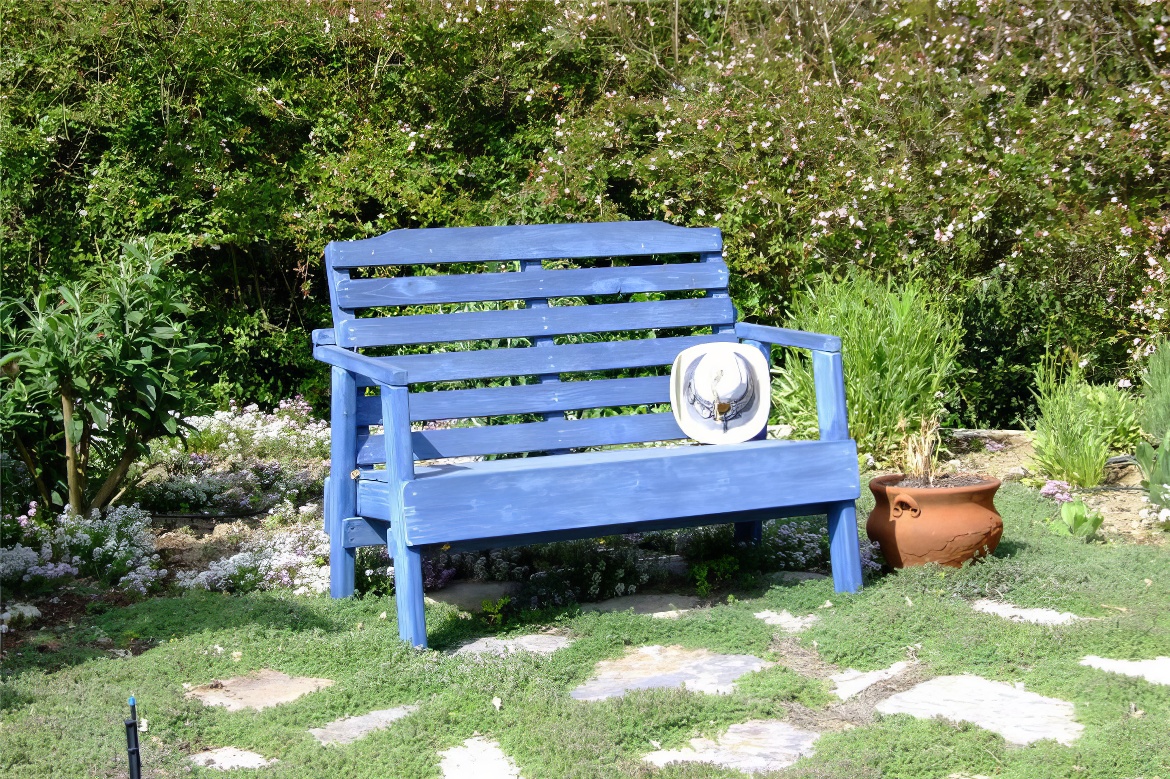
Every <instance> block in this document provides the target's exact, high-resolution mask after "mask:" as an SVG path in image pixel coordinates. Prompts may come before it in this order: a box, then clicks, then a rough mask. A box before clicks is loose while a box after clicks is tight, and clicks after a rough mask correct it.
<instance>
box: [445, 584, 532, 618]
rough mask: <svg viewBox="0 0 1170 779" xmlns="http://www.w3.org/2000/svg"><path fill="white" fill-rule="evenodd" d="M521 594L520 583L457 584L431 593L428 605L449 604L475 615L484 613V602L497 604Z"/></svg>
mask: <svg viewBox="0 0 1170 779" xmlns="http://www.w3.org/2000/svg"><path fill="white" fill-rule="evenodd" d="M519 592H520V583H519V582H455V583H454V584H449V585H447V586H446V587H444V588H443V589H441V590H435V591H434V592H432V593H430V594H429V595H428V596H427V598H426V600H427V602H428V603H447V604H449V605H451V606H454V607H455V608H457V609H459V610H460V611H469V612H471V613H473V614H475V613H478V612H480V611H483V602H484V601H487V602H489V603H496V602H498V601H500V600H502V599H503V598H514V597H516V595H517V594H518V593H519Z"/></svg>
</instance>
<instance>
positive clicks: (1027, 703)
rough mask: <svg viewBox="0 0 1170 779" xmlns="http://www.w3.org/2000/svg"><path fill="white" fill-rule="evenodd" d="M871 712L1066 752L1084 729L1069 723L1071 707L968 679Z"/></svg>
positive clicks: (898, 698) (936, 683)
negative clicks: (973, 728) (970, 727)
mask: <svg viewBox="0 0 1170 779" xmlns="http://www.w3.org/2000/svg"><path fill="white" fill-rule="evenodd" d="M876 708H877V710H878V711H879V712H881V713H882V714H910V715H911V716H914V717H918V718H919V719H930V718H932V717H944V718H946V719H948V720H951V721H952V722H957V721H966V722H971V723H974V724H975V725H978V726H979V727H981V728H985V729H987V730H990V731H993V732H995V733H998V734H1000V735H1001V736H1003V737H1004V738H1005V739H1006V740H1007V741H1009V742H1010V743H1012V744H1020V745H1024V744H1031V743H1032V742H1033V741H1041V740H1043V739H1054V740H1056V741H1058V742H1059V743H1061V744H1064V745H1066V746H1067V745H1069V744H1071V743H1072V742H1073V741H1075V740H1076V739H1077V738H1078V737H1079V736H1080V735H1081V733H1082V732H1083V731H1084V729H1085V726H1084V725H1081V724H1080V723H1078V722H1076V721H1075V720H1074V719H1073V714H1074V709H1073V705H1072V704H1071V703H1069V702H1067V701H1062V700H1057V699H1056V698H1046V697H1044V696H1043V695H1038V694H1036V693H1034V692H1028V691H1026V690H1024V689H1023V685H1020V686H1018V687H1016V686H1012V685H1010V684H1005V683H1003V682H995V681H990V680H988V679H983V678H981V677H979V676H972V675H970V674H964V675H962V676H939V677H937V678H934V679H931V680H929V681H926V682H923V683H921V684H919V685H916V686H914V687H913V688H911V689H909V690H907V691H905V692H900V693H898V694H896V695H893V696H891V697H889V698H887V699H886V700H884V701H882V702H881V703H879V704H878V705H877V707H876Z"/></svg>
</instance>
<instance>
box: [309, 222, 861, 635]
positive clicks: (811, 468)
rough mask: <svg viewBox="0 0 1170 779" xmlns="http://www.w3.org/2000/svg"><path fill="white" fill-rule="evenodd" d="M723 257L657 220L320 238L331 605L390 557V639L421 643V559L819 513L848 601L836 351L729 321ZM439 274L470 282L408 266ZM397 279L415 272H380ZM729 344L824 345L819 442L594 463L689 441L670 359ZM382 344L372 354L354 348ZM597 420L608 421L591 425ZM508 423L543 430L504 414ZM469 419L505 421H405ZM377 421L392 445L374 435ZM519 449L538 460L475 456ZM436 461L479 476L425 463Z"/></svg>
mask: <svg viewBox="0 0 1170 779" xmlns="http://www.w3.org/2000/svg"><path fill="white" fill-rule="evenodd" d="M722 249H723V240H722V235H721V233H720V231H719V230H718V229H714V228H685V227H676V226H673V225H668V224H665V223H662V222H614V223H603V224H571V225H526V226H516V227H454V228H431V229H419V230H394V231H392V232H389V233H386V234H385V235H382V236H379V237H376V238H368V239H365V240H359V241H340V242H334V243H330V244H329V245H328V246H327V247H326V249H325V265H326V272H327V274H328V281H329V296H330V302H331V304H332V309H333V328H332V329H330V330H317V331H315V332H314V333H313V344H314V349H313V354H314V356H315V357H316V358H317V359H318V360H321V361H323V362H326V363H328V364H329V365H331V366H333V396H332V424H333V443H332V467H331V475H330V477H329V478H328V480H327V481H326V485H325V524H326V530H327V532H328V533H329V537H330V542H331V546H330V564H331V573H330V577H331V592H332V595H333V597H336V598H340V597H346V596H348V595H351V594H353V591H354V556H355V550H356V549H357V548H358V547H362V546H374V545H382V544H385V545H386V546H387V547H388V549H389V553H390V556H391V557H392V558H393V559H394V578H395V588H396V591H397V605H398V624H399V632H400V635H401V637H402V638H403V640H405V641H409V642H410V643H411V644H412V645H415V646H426V640H427V637H426V624H425V622H424V618H423V585H422V564H421V556H420V548H421V547H423V546H425V545H427V544H450V545H454V546H465V547H466V546H471V547H475V548H486V547H491V546H502V545H515V544H529V543H534V542H540V541H552V540H562V539H568V538H581V537H591V536H601V535H610V534H616V533H628V532H639V531H647V530H653V529H661V528H670V527H684V526H694V525H704V524H715V523H728V522H734V523H735V524H736V528H735V532H736V536H737V538H739V539H742V540H751V539H753V538H758V537H759V533H760V526H761V522H762V520H764V519H771V518H775V517H784V516H799V515H809V514H827V515H828V522H829V538H830V552H831V557H832V568H833V581H834V584H835V586H836V588H837V590H838V591H844V592H853V591H856V590H857V589H858V588H859V587H860V586H861V564H860V554H859V550H858V541H857V524H856V520H855V515H854V500H855V499H856V498H857V497H858V495H859V494H860V475H859V473H858V465H857V450H856V445H855V444H854V442H853V441H852V440H851V439H850V438H849V431H848V427H847V423H846V416H845V388H844V380H843V377H842V372H841V351H840V340H839V339H837V338H835V337H833V336H829V335H818V334H815V333H804V332H799V331H795V330H785V329H781V328H775V327H766V326H762V325H753V324H747V323H743V322H736V310H735V307H734V306H733V305H732V302H731V299H730V297H729V296H728V292H727V282H728V271H727V266H726V265H725V264H724V263H723V254H722ZM614 258H617V261H614ZM664 258H665V259H666V260H667V261H666V262H665V263H662V262H661V260H662V259H664ZM655 262H657V263H659V264H650V263H655ZM444 263H445V264H448V265H450V264H452V263H458V264H459V265H456V266H455V269H457V270H458V269H461V268H462V269H469V268H470V269H474V271H473V272H465V273H445V274H439V273H436V270H437V269H436V268H433V267H429V268H425V267H424V268H420V267H417V266H431V265H434V264H444ZM571 265H590V266H594V267H565V266H571ZM386 266H416V267H414V268H412V269H410V270H413V275H403V274H402V273H398V274H395V275H393V277H386V276H387V274H386V273H385V272H380V271H382V269H384V268H385V267H386ZM646 293H651V294H646ZM653 293H666V294H653ZM629 295H635V296H637V297H640V298H641V300H639V301H636V302H629V301H627V300H626V299H625V298H626V296H629ZM598 298H601V302H599V301H598ZM646 298H652V299H649V300H647V299H646ZM659 298H673V299H659ZM610 299H612V300H615V301H618V302H604V301H607V300H610ZM501 301H510V302H508V303H504V302H501ZM553 301H557V302H556V303H555V304H554V302H553ZM583 302H588V303H590V304H588V305H582V303H583ZM453 304H476V305H474V306H467V305H462V306H459V305H453ZM420 307H421V308H422V309H423V311H424V313H420V312H419V309H420ZM452 308H462V309H464V310H462V311H456V312H451V311H450V309H452ZM469 308H473V309H478V310H467V309H469ZM428 311H435V312H437V313H426V312H428ZM660 331H665V332H660ZM597 333H607V334H610V335H607V336H606V337H605V340H601V339H600V338H599V337H598V336H596V335H593V334H597ZM613 334H621V336H615V335H613ZM615 337H621V340H613V339H614V338H615ZM520 339H524V340H520ZM737 340H742V341H744V342H745V343H751V344H753V345H755V346H756V347H757V348H759V349H761V351H763V352H764V354H765V355H766V356H768V355H770V352H771V347H772V346H773V345H779V346H791V347H799V348H805V349H810V350H812V362H813V367H814V372H815V384H816V400H817V418H818V420H819V422H820V440H818V441H779V440H765V439H763V438H762V437H761V439H759V440H753V441H749V442H747V443H744V444H732V445H724V446H652V447H639V448H631V447H628V446H627V447H624V448H618V449H613V448H610V449H603V448H602V447H613V446H616V445H628V444H637V443H649V442H661V441H672V440H679V439H683V438H685V436H684V435H683V433H682V431H681V430H680V429H679V427H678V425H677V424H676V422H675V420H674V417H673V416H672V415H671V413H670V412H669V408H668V407H666V408H663V404H668V403H669V383H668V376H667V375H666V370H665V369H663V367H662V366H669V365H670V364H671V362H672V361H673V360H674V358H675V356H676V355H677V354H678V353H679V352H680V351H682V350H683V349H685V348H687V347H689V346H694V345H695V344H699V343H709V342H714V341H737ZM517 341H519V342H517ZM377 347H383V348H381V349H379V350H378V351H381V352H382V353H383V354H382V356H374V355H371V354H370V353H368V352H365V353H363V352H362V351H361V350H363V349H365V350H369V349H375V348H377ZM387 351H393V352H394V353H393V354H390V355H386V354H385V352H387ZM614 373H618V374H620V375H619V377H616V378H615V377H613V374H614ZM630 374H635V375H630ZM647 374H656V375H647ZM504 377H509V379H507V380H505V379H504ZM485 380H492V381H490V382H489V381H485ZM453 384H454V386H455V387H457V388H451V387H452V385H453ZM487 384H494V385H495V386H485V385H487ZM469 385H470V386H469ZM458 387H462V388H458ZM412 388H413V390H414V391H411V390H412ZM654 407H657V408H658V409H660V411H659V412H658V413H622V414H613V413H612V412H613V411H614V410H615V409H617V410H624V411H631V410H633V411H638V410H641V411H645V410H646V409H647V408H654ZM590 409H606V410H607V412H608V413H609V414H610V415H606V416H599V415H597V413H596V412H594V413H593V414H592V415H588V414H586V415H582V414H581V413H580V412H582V411H585V410H590ZM566 412H569V413H568V414H566ZM516 415H532V416H531V417H529V418H530V419H532V420H534V421H525V422H520V423H514V424H498V422H499V421H501V420H497V419H492V418H496V417H504V418H507V417H509V416H511V417H512V418H513V419H515V416H516ZM471 418H477V419H483V420H484V421H485V422H488V421H494V422H497V424H483V425H479V426H472V427H469V426H463V427H449V426H448V427H446V428H444V427H443V426H436V425H429V426H426V427H423V426H421V425H417V424H416V425H413V426H412V423H419V422H426V421H433V420H453V419H471ZM521 418H524V417H521ZM378 425H384V430H383V432H376V431H375V432H371V429H370V428H371V426H378ZM521 453H528V454H529V456H527V457H512V458H505V459H479V458H475V459H471V458H473V457H474V456H477V455H508V454H521ZM536 455H542V456H536ZM444 458H469V460H470V461H463V462H458V463H456V464H438V465H427V464H426V463H420V462H419V461H427V460H436V459H444Z"/></svg>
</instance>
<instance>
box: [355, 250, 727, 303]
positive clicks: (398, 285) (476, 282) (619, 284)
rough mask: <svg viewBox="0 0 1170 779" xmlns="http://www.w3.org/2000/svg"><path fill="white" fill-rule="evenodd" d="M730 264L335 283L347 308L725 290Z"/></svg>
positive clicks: (545, 271) (704, 263)
mask: <svg viewBox="0 0 1170 779" xmlns="http://www.w3.org/2000/svg"><path fill="white" fill-rule="evenodd" d="M727 278H728V271H727V265H726V264H724V263H723V262H721V261H715V262H690V263H678V264H672V265H636V266H626V267H617V268H579V269H574V270H538V271H527V272H525V273H514V272H509V273H461V274H449V275H441V276H406V277H401V278H394V279H343V280H342V281H340V282H338V284H337V299H338V305H339V306H340V307H341V308H344V309H355V308H369V307H371V306H422V305H431V304H435V303H472V302H477V301H481V300H522V299H525V298H558V297H580V296H586V295H619V294H620V295H626V294H633V293H637V292H676V291H680V290H690V289H727Z"/></svg>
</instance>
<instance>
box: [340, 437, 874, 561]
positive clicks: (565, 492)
mask: <svg viewBox="0 0 1170 779" xmlns="http://www.w3.org/2000/svg"><path fill="white" fill-rule="evenodd" d="M375 473H376V472H375ZM860 488H861V485H860V483H859V480H858V474H857V448H856V446H855V445H854V443H853V441H752V442H749V443H745V444H728V445H726V446H669V447H654V448H643V449H624V450H617V451H601V452H581V453H574V454H566V455H560V456H557V457H525V458H521V459H515V460H493V461H487V462H472V463H466V464H458V465H443V466H435V467H430V468H418V469H416V471H415V478H414V479H413V480H412V481H409V482H407V483H406V484H405V485H401V486H399V490H400V491H401V498H400V499H401V501H402V505H403V513H404V521H405V525H406V527H405V535H406V541H407V543H408V544H411V545H418V544H440V543H453V542H457V541H482V540H484V539H491V538H497V537H499V536H501V535H503V534H502V533H501V532H500V530H501V528H507V531H508V532H507V535H520V534H524V535H538V534H539V533H541V532H542V531H561V530H590V531H594V530H595V529H596V528H599V527H604V526H607V525H620V524H628V523H635V522H642V521H654V520H661V519H668V518H676V519H680V520H681V519H683V518H686V517H690V516H704V515H711V514H720V513H729V512H737V511H752V510H761V509H778V508H783V507H787V506H799V505H801V504H804V503H807V501H808V497H807V496H808V494H809V493H810V492H812V493H814V494H816V495H817V496H818V497H819V499H820V501H821V502H832V501H845V500H856V499H857V497H858V496H859V495H860ZM390 489H391V487H390V485H389V484H387V482H386V480H385V479H383V478H374V479H370V478H361V479H359V480H358V490H357V513H358V515H360V516H363V517H370V518H373V519H381V520H389V519H390V518H391V517H390V512H389V510H388V507H389V506H391V505H392V501H391V496H390ZM584 535H598V533H596V532H590V533H587V534H584Z"/></svg>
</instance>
